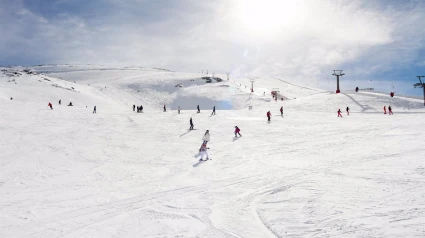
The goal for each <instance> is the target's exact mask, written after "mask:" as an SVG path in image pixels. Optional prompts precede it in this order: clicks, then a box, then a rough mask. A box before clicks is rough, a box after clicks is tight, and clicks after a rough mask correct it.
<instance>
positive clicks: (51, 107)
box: [47, 102, 53, 110]
mask: <svg viewBox="0 0 425 238" xmlns="http://www.w3.org/2000/svg"><path fill="white" fill-rule="evenodd" d="M47 106H48V107H50V109H52V110H53V106H52V104H51V103H50V102H49V104H47Z"/></svg>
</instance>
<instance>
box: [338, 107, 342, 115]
mask: <svg viewBox="0 0 425 238" xmlns="http://www.w3.org/2000/svg"><path fill="white" fill-rule="evenodd" d="M338 117H342V115H341V109H338Z"/></svg>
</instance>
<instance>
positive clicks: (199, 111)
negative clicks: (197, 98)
mask: <svg viewBox="0 0 425 238" xmlns="http://www.w3.org/2000/svg"><path fill="white" fill-rule="evenodd" d="M197 108H198V113H201V110H200V109H199V105H198V106H197Z"/></svg>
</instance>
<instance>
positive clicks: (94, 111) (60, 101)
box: [47, 99, 96, 113]
mask: <svg viewBox="0 0 425 238" xmlns="http://www.w3.org/2000/svg"><path fill="white" fill-rule="evenodd" d="M59 105H62V99H59ZM47 106H48V107H50V109H51V110H53V105H52V103H50V102H49V103H48V104H47ZM72 106H74V105H73V104H72V102H69V104H68V107H72ZM86 107H87V106H86ZM93 113H96V106H94V108H93Z"/></svg>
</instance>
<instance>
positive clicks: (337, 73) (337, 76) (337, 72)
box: [332, 70, 345, 93]
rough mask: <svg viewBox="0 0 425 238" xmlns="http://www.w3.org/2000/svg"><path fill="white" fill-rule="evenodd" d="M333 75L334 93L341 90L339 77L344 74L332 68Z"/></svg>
mask: <svg viewBox="0 0 425 238" xmlns="http://www.w3.org/2000/svg"><path fill="white" fill-rule="evenodd" d="M332 75H333V76H336V93H340V92H341V90H339V77H340V76H341V77H342V76H343V75H345V74H343V73H342V70H334V73H333V74H332Z"/></svg>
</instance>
